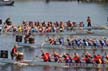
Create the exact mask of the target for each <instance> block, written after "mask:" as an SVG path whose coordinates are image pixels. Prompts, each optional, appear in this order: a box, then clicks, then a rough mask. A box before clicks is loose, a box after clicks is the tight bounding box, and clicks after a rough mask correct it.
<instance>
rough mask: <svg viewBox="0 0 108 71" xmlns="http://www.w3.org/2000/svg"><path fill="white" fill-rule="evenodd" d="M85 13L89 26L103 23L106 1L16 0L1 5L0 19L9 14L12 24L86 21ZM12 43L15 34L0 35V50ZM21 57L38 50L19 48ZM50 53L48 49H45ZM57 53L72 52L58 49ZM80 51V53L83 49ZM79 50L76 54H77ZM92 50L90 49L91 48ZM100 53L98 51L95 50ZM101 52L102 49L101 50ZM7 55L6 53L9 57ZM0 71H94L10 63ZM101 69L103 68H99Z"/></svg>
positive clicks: (7, 48)
mask: <svg viewBox="0 0 108 71" xmlns="http://www.w3.org/2000/svg"><path fill="white" fill-rule="evenodd" d="M87 16H91V18H92V23H93V25H106V23H107V19H106V18H107V17H108V3H106V4H98V3H77V2H50V3H48V4H46V3H45V2H37V1H35V0H30V1H22V0H21V1H16V3H15V6H12V7H11V6H10V7H7V6H1V7H0V18H2V19H3V20H5V19H6V18H7V17H11V18H12V21H13V24H20V23H21V22H22V21H23V20H27V21H67V20H71V21H75V22H77V23H79V22H80V21H84V23H85V24H86V18H87ZM44 39H45V36H42V37H40V36H36V43H39V44H41V43H42V41H43V40H44ZM14 43H15V36H8V35H0V49H4V50H9V51H10V49H11V48H12V47H13V44H14ZM22 51H23V52H24V54H25V59H32V57H31V56H35V55H40V49H36V50H33V49H23V50H22ZM45 51H49V52H51V51H52V50H46V49H45ZM56 51H58V52H60V53H63V52H70V53H73V52H75V50H73V51H65V50H63V51H61V50H56ZM80 52H84V51H83V50H82V51H80ZM80 52H79V53H80ZM91 53H92V51H91ZM97 53H101V51H97ZM102 54H104V52H103V53H102ZM9 58H10V56H9ZM0 71H97V70H93V69H64V68H55V67H47V66H45V67H40V66H36V67H16V66H13V65H6V66H0ZM100 71H103V70H100Z"/></svg>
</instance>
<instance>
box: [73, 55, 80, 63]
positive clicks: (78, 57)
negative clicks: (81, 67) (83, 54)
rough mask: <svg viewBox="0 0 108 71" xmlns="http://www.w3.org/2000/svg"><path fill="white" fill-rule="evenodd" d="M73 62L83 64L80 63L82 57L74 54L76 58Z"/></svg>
mask: <svg viewBox="0 0 108 71" xmlns="http://www.w3.org/2000/svg"><path fill="white" fill-rule="evenodd" d="M73 60H74V61H75V63H81V61H80V56H79V54H78V53H74V58H73Z"/></svg>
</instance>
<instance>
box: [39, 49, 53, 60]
mask: <svg viewBox="0 0 108 71" xmlns="http://www.w3.org/2000/svg"><path fill="white" fill-rule="evenodd" d="M41 52H42V55H41V56H42V59H43V61H44V62H51V59H50V55H49V53H48V52H47V53H44V52H43V50H41Z"/></svg>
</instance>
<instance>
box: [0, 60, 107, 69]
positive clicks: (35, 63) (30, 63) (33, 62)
mask: <svg viewBox="0 0 108 71" xmlns="http://www.w3.org/2000/svg"><path fill="white" fill-rule="evenodd" d="M0 62H2V63H7V64H14V65H18V66H51V67H63V68H108V64H86V63H58V62H43V61H37V60H24V61H23V62H16V61H13V60H7V61H5V60H3V61H0Z"/></svg>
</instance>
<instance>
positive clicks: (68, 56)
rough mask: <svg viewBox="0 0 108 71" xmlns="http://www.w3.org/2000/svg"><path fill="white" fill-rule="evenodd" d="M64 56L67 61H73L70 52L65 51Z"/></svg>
mask: <svg viewBox="0 0 108 71" xmlns="http://www.w3.org/2000/svg"><path fill="white" fill-rule="evenodd" d="M62 57H63V58H64V61H65V63H72V58H71V57H70V55H69V54H68V53H66V54H65V53H64V54H63V56H62Z"/></svg>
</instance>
